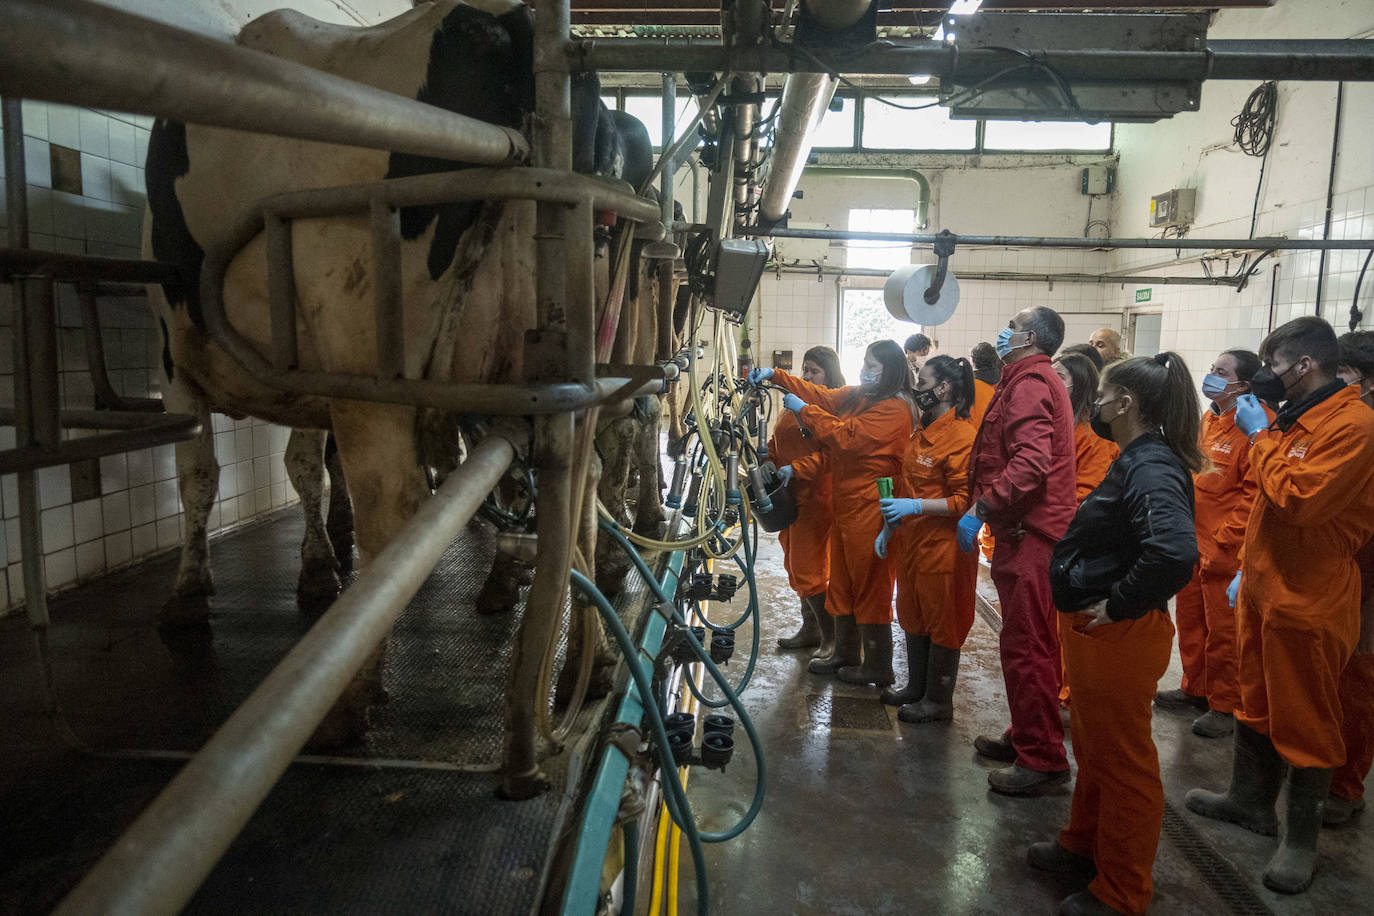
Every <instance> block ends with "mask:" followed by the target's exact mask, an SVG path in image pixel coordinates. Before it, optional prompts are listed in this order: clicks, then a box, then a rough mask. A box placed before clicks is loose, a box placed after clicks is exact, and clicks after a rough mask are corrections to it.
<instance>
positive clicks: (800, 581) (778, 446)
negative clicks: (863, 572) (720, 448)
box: [768, 347, 844, 656]
mask: <svg viewBox="0 0 1374 916" xmlns="http://www.w3.org/2000/svg"><path fill="white" fill-rule="evenodd" d="M801 375H802V380H803V381H806V382H809V383H811V384H812V385H820V386H822V387H825V388H842V387H844V373H843V372H842V371H841V370H840V357H839V356H838V355H837V354H836V353H835V351H834V350H832V349H831V348H830V347H812V348H811V349H810V350H807V351H806V355H805V356H804V357H802V366H801ZM768 457H769V459H770V460H772V462H773V463H774V464H776V465H777V466H778V467H780V468H781V467H788V466H790V467H791V468H792V482H791V483H790V484H789V485H788V489H790V490H791V492H792V498H793V499H794V500H795V501H796V503H797V519H796V521H794V522H793V523H792V524H790V525H788V526H787V527H786V528H784V529H782V530H781V531H779V532H778V543H779V544H781V545H782V564H783V568H785V569H786V570H787V582H788V584H789V585H791V586H792V590H793V591H794V592H796V593H797V597H798V598H800V599H801V611H802V625H801V629H800V630H798V631H797V632H796V633H795V634H794V635H792V636H786V637H780V638H779V639H778V648H779V649H810V648H813V647H816V646H819V647H820V651H818V652H816V653H814V654H815V655H817V656H820V655H829V654H830V653H831V652H833V651H834V648H835V627H834V625H833V624H832V621H831V617H830V615H829V614H827V613H826V612H825V589H826V586H827V585H828V584H829V582H830V526H831V524H832V522H833V521H834V519H833V517H832V515H831V508H830V489H831V487H830V465H829V461H828V460H827V459H826V456H825V452H824V451H823V450H822V449H821V445H820V443H819V442H817V441H816V438H815V436H813V435H811V431H810V430H807V432H806V434H805V435H803V433H802V428H801V424H800V423H798V422H797V415H796V414H794V413H792V412H791V411H786V412H784V413H783V415H782V416H781V417H780V418H779V419H778V422H777V425H776V426H774V427H773V435H772V436H771V437H770V438H769V440H768Z"/></svg>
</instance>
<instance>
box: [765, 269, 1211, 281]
mask: <svg viewBox="0 0 1374 916" xmlns="http://www.w3.org/2000/svg"><path fill="white" fill-rule="evenodd" d="M776 269H780V270H781V271H782V272H783V273H785V274H810V275H811V276H813V277H814V276H815V275H816V274H817V273H818V272H819V273H821V274H824V275H826V276H835V277H887V276H890V275H891V274H892V271H890V270H876V269H871V268H866V267H852V268H851V267H821V268H819V270H818V269H817V268H815V267H807V266H805V265H802V264H797V265H788V266H784V267H781V268H776ZM954 275H955V276H956V277H958V278H959V279H960V280H988V281H993V282H1001V283H1117V284H1130V285H1150V286H1235V285H1236V283H1237V282H1238V281H1236V280H1235V279H1232V278H1230V277H1161V276H1138V277H1131V276H1119V275H1115V274H1069V273H1061V274H1056V273H1048V274H1033V273H1021V272H1018V271H986V270H980V271H965V270H959V269H958V268H957V267H955V268H954Z"/></svg>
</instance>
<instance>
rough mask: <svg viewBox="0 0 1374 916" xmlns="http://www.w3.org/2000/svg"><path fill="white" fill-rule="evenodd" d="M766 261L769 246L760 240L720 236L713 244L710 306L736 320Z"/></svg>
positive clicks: (749, 300) (750, 298)
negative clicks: (713, 255)
mask: <svg viewBox="0 0 1374 916" xmlns="http://www.w3.org/2000/svg"><path fill="white" fill-rule="evenodd" d="M767 260H768V246H767V245H766V244H764V243H763V242H762V241H760V240H759V239H721V241H720V243H719V244H718V245H717V246H716V281H715V287H714V290H713V295H712V302H711V305H712V306H714V307H715V308H717V309H720V311H721V312H723V313H724V314H725V317H726V318H729V319H730V320H731V321H735V322H738V321H740V320H741V319H743V317H744V314H745V313H746V312H748V311H749V305H750V303H752V302H753V301H754V290H756V289H758V285H759V277H761V276H762V275H763V265H764V262H766V261H767Z"/></svg>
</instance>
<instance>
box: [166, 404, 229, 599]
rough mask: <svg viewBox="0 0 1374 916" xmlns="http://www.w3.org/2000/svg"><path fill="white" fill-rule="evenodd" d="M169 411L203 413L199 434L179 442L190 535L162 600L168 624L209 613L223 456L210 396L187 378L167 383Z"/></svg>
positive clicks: (181, 482) (179, 469) (179, 477)
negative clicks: (213, 521) (213, 520)
mask: <svg viewBox="0 0 1374 916" xmlns="http://www.w3.org/2000/svg"><path fill="white" fill-rule="evenodd" d="M163 391H164V392H165V395H164V397H165V398H166V406H167V411H168V412H169V413H187V414H192V415H194V416H196V417H198V418H199V419H200V434H199V435H197V436H196V437H195V438H193V439H187V440H184V441H182V442H178V443H177V444H176V459H177V485H178V487H179V488H180V490H181V506H182V517H183V519H184V522H185V526H186V539H185V541H184V542H183V543H182V545H181V563H180V565H179V566H178V567H177V578H176V584H175V585H174V586H173V588H172V594H171V596H170V597H169V598H168V599H167V600H166V602H164V603H163V605H162V610H161V611H160V612H159V614H158V622H159V623H160V624H162V625H167V626H180V625H193V624H197V623H203V622H204V621H205V620H206V619H207V618H208V617H209V616H210V600H209V599H210V596H211V595H213V594H214V593H215V577H214V573H213V572H212V571H211V569H210V537H209V524H208V523H209V519H210V508H211V506H213V505H214V504H215V494H216V493H218V492H219V461H217V460H216V459H215V432H214V427H213V425H212V424H211V422H210V405H209V402H208V401H207V400H206V399H205V398H204V397H203V396H201V395H199V394H198V393H193V392H191V391H189V390H188V389H187V388H186V386H185V385H184V384H181V383H174V384H173V383H169V384H167V385H166V387H164V389H163Z"/></svg>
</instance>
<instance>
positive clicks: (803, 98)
mask: <svg viewBox="0 0 1374 916" xmlns="http://www.w3.org/2000/svg"><path fill="white" fill-rule="evenodd" d="M912 72H916V71H912ZM837 85H839V83H838V82H837V81H836V80H835V79H833V78H832V77H830V76H829V75H826V74H814V73H806V74H798V73H793V74H789V75H788V77H787V80H786V81H785V82H784V83H783V87H782V105H781V108H780V109H779V110H778V126H777V130H776V131H775V133H774V135H773V152H772V153H771V154H770V160H769V161H770V167H769V169H768V179H767V181H765V182H764V186H763V198H762V200H761V201H760V202H759V219H760V221H761V222H762V223H763V224H765V225H770V224H773V223H776V222H777V221H778V220H781V219H782V218H783V217H784V216H786V215H787V205H788V204H789V203H791V202H792V192H793V191H795V190H797V182H798V181H800V180H801V175H802V169H804V168H805V167H806V157H807V155H808V154H809V153H810V152H811V135H812V133H814V131H815V129H816V125H818V124H820V122H821V118H822V117H824V116H825V111H826V108H827V106H829V105H830V97H831V96H833V95H834V94H835V87H836V86H837Z"/></svg>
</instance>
